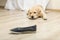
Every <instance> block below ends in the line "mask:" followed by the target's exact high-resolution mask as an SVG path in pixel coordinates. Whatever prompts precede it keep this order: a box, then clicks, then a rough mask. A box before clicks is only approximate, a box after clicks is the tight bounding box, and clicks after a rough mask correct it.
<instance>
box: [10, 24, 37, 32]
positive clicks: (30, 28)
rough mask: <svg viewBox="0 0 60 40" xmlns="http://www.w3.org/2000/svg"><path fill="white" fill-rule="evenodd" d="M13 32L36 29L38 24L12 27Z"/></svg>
mask: <svg viewBox="0 0 60 40" xmlns="http://www.w3.org/2000/svg"><path fill="white" fill-rule="evenodd" d="M11 31H13V32H26V31H36V25H34V26H29V27H23V28H14V29H11Z"/></svg>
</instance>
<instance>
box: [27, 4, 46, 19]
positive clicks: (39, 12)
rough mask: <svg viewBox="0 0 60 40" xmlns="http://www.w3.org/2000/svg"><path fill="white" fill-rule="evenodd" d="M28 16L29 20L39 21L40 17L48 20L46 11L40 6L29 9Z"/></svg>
mask: <svg viewBox="0 0 60 40" xmlns="http://www.w3.org/2000/svg"><path fill="white" fill-rule="evenodd" d="M27 15H28V18H29V19H37V18H39V17H41V18H43V19H44V20H46V19H47V17H46V14H45V11H44V10H43V7H42V6H40V5H37V6H34V7H32V8H31V9H29V10H28V13H27Z"/></svg>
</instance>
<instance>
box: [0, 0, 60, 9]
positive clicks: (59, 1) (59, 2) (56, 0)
mask: <svg viewBox="0 0 60 40" xmlns="http://www.w3.org/2000/svg"><path fill="white" fill-rule="evenodd" d="M5 2H6V0H0V6H4V5H5ZM47 8H48V9H60V0H50V2H49V4H48V7H47Z"/></svg>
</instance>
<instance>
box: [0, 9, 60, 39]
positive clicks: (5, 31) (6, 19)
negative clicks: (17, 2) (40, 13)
mask: <svg viewBox="0 0 60 40" xmlns="http://www.w3.org/2000/svg"><path fill="white" fill-rule="evenodd" d="M47 17H48V19H47V20H43V19H42V18H39V19H36V20H29V19H28V18H27V15H26V13H25V12H22V11H8V10H3V9H0V40H60V12H47ZM35 24H36V25H37V31H36V32H31V33H27V32H26V33H25V34H24V33H17V34H11V33H12V32H11V31H10V29H12V28H15V27H28V26H31V25H35Z"/></svg>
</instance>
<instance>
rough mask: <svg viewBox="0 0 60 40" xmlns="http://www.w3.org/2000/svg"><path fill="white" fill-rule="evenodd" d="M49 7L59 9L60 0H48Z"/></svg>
mask: <svg viewBox="0 0 60 40" xmlns="http://www.w3.org/2000/svg"><path fill="white" fill-rule="evenodd" d="M47 8H49V9H60V0H50V3H49V5H48V7H47Z"/></svg>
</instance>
